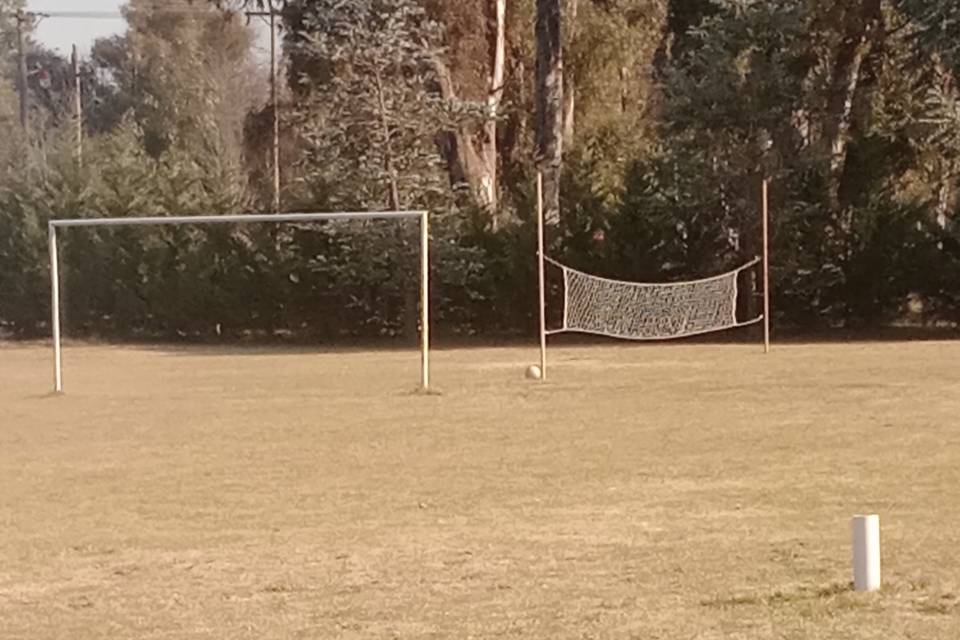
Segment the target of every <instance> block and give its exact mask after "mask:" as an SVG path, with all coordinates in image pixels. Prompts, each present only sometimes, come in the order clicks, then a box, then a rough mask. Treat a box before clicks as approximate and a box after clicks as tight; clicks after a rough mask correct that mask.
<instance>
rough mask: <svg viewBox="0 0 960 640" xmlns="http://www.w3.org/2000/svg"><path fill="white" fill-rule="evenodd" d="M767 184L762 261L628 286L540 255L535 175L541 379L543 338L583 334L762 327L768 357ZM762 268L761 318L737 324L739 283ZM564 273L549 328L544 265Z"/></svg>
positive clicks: (658, 335) (669, 335)
mask: <svg viewBox="0 0 960 640" xmlns="http://www.w3.org/2000/svg"><path fill="white" fill-rule="evenodd" d="M767 199H768V190H767V182H766V181H764V183H763V200H762V205H763V206H762V210H763V235H764V238H763V257H762V258H756V259H754V260H751V261H750V262H747V263H746V264H743V265H741V266H739V267H737V268H736V269H733V270H731V271H728V272H726V273H722V274H719V275H715V276H711V277H708V278H702V279H699V280H689V281H685V282H659V283H656V282H629V281H625V280H613V279H610V278H602V277H599V276H596V275H592V274H589V273H586V272H583V271H579V270H577V269H573V268H571V267H569V266H567V265H565V264H562V263H561V262H558V261H556V260H554V259H552V258H550V257H549V256H547V255H546V254H545V251H544V211H543V178H542V175H541V174H538V175H537V258H538V263H539V264H538V267H539V274H538V275H539V287H540V292H539V297H540V300H539V302H540V375H539V378H540V379H541V380H546V378H547V337H548V336H551V335H556V334H561V333H585V334H592V335H599V336H604V337H608V338H616V339H620V340H632V341H663V340H673V339H679V338H687V337H692V336H699V335H704V334H708V333H714V332H718V331H725V330H728V329H733V328H737V327H745V326H748V325H753V324H757V323H760V322H763V329H764V331H763V341H764V352H769V351H770V321H769V317H770V277H769V271H770V270H769V242H768V233H769V222H768V216H769V213H768V202H767ZM761 262H762V263H763V282H764V287H763V289H764V291H763V298H764V300H763V313H761V314H760V315H758V316H757V317H755V318H751V319H748V320H744V321H741V320H739V319H738V318H737V299H738V295H739V291H738V279H739V276H740V274H741V273H742V272H744V271H746V270H748V269H752V268H754V267H755V266H757V265H758V264H760V263H761ZM547 263H549V264H551V265H553V266H555V267H557V268H559V269H560V270H561V271H562V272H563V321H562V325H561V326H560V327H559V328H557V329H548V328H547V313H546V301H545V298H546V278H545V265H546V264H547Z"/></svg>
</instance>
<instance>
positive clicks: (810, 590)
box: [700, 582, 853, 609]
mask: <svg viewBox="0 0 960 640" xmlns="http://www.w3.org/2000/svg"><path fill="white" fill-rule="evenodd" d="M849 593H853V583H850V582H846V583H842V582H834V583H832V584H829V585H827V586H821V587H817V586H814V585H801V586H799V587H796V588H794V589H789V590H779V589H778V590H777V591H774V592H773V593H771V594H769V595H763V594H754V595H735V596H729V597H722V596H717V597H714V598H709V599H707V600H701V601H700V605H701V606H704V607H712V608H720V609H726V608H729V607H751V606H756V607H771V606H778V605H789V604H794V603H798V602H804V601H810V600H829V599H832V598H836V597H838V596H841V595H845V594H849Z"/></svg>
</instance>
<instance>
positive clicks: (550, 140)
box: [536, 0, 564, 223]
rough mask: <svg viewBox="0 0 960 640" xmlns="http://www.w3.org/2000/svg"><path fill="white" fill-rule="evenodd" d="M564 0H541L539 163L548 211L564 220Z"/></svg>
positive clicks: (553, 219)
mask: <svg viewBox="0 0 960 640" xmlns="http://www.w3.org/2000/svg"><path fill="white" fill-rule="evenodd" d="M562 34H563V32H562V29H561V11H560V0H537V23H536V38H537V150H536V155H537V166H538V169H539V170H540V171H541V172H542V173H543V177H544V180H543V184H544V188H543V192H544V212H545V213H544V215H545V217H546V219H547V220H548V221H549V222H551V223H556V222H558V221H559V220H560V175H561V170H562V164H563V124H564V123H563V106H564V102H563V38H562Z"/></svg>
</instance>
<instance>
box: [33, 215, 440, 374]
mask: <svg viewBox="0 0 960 640" xmlns="http://www.w3.org/2000/svg"><path fill="white" fill-rule="evenodd" d="M405 219H418V220H419V221H420V387H421V389H422V390H424V391H428V390H429V389H430V221H429V212H428V211H425V210H416V211H413V210H411V211H356V212H335V213H271V214H228V215H191V216H146V217H129V218H70V219H62V220H51V221H49V223H48V224H47V231H48V239H49V249H50V297H51V300H50V302H51V305H50V307H51V308H50V312H51V328H52V334H53V374H54V378H53V382H54V385H53V389H54V392H55V393H62V392H63V366H62V365H63V356H62V351H63V349H62V344H61V333H60V260H59V256H58V246H57V229H61V228H71V227H122V226H171V225H201V224H230V223H233V224H248V223H296V222H329V221H332V220H354V221H369V220H405Z"/></svg>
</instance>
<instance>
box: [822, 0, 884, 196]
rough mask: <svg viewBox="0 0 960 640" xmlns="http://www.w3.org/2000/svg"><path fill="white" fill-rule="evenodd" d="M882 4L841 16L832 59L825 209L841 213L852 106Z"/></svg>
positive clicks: (874, 0) (869, 0)
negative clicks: (837, 38) (840, 32)
mask: <svg viewBox="0 0 960 640" xmlns="http://www.w3.org/2000/svg"><path fill="white" fill-rule="evenodd" d="M882 17H883V16H882V13H881V0H860V2H859V3H858V6H857V7H856V8H854V9H850V10H847V11H846V12H845V15H844V27H843V40H842V41H841V42H840V46H839V47H838V49H837V54H836V57H835V59H834V65H833V73H832V82H831V87H830V95H829V102H828V104H827V123H826V126H825V131H824V132H825V136H826V143H827V145H828V148H829V154H830V157H829V163H828V167H827V193H826V200H827V204H828V206H830V208H831V209H832V210H833V211H839V210H840V188H841V185H842V182H843V172H844V169H845V168H846V163H847V144H848V142H849V134H850V127H851V125H852V124H853V103H854V98H855V97H856V95H857V89H858V88H859V86H860V77H861V71H862V69H863V62H864V60H865V59H866V57H867V55H868V54H869V53H870V49H871V46H872V43H873V35H874V33H875V32H876V30H877V29H878V28H879V25H880V22H881V20H882Z"/></svg>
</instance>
